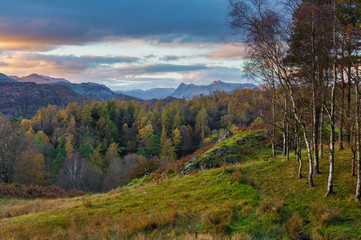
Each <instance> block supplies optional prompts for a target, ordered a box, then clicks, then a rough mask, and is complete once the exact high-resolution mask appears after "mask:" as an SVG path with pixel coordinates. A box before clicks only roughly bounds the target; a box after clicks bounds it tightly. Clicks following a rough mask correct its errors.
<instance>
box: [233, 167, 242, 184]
mask: <svg viewBox="0 0 361 240" xmlns="http://www.w3.org/2000/svg"><path fill="white" fill-rule="evenodd" d="M232 179H233V181H235V182H237V183H242V182H243V181H244V177H243V174H242V169H241V167H238V168H237V169H236V171H234V172H233V173H232Z"/></svg>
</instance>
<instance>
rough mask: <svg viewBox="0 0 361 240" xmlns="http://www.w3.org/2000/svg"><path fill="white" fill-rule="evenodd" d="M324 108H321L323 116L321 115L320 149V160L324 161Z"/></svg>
mask: <svg viewBox="0 0 361 240" xmlns="http://www.w3.org/2000/svg"><path fill="white" fill-rule="evenodd" d="M323 111H324V110H323V107H322V108H321V114H320V135H319V137H320V140H319V141H320V142H319V144H320V148H319V149H318V159H322V158H323V125H324V123H323Z"/></svg>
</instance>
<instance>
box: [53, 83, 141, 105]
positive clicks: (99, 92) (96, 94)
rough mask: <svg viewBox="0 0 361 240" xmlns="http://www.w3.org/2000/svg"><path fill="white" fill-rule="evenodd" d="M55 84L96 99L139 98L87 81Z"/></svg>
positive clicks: (128, 99)
mask: <svg viewBox="0 0 361 240" xmlns="http://www.w3.org/2000/svg"><path fill="white" fill-rule="evenodd" d="M56 84H61V85H64V86H67V87H68V88H70V89H71V90H73V91H74V92H76V93H79V94H81V95H86V96H89V97H91V98H93V99H97V100H111V99H119V100H125V101H131V100H139V99H137V98H135V97H131V96H128V95H125V94H120V93H115V92H113V91H112V90H110V89H109V88H108V87H106V86H104V85H101V84H97V83H91V82H88V83H80V84H77V83H68V82H58V83H56Z"/></svg>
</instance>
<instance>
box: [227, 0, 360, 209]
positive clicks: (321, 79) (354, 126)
mask: <svg viewBox="0 0 361 240" xmlns="http://www.w3.org/2000/svg"><path fill="white" fill-rule="evenodd" d="M230 5H231V11H230V13H229V17H230V20H229V26H230V27H231V28H232V29H233V30H234V31H235V32H237V33H242V34H243V36H245V37H244V41H245V42H247V43H248V46H249V53H250V56H251V57H252V60H250V61H249V62H248V66H247V67H248V69H249V70H250V72H251V73H252V74H254V75H256V76H257V77H258V78H260V79H262V80H263V82H264V83H265V85H266V86H268V89H269V90H270V91H271V92H272V93H273V94H272V109H273V110H272V112H273V114H272V115H273V117H272V118H271V119H269V121H270V122H271V125H273V126H274V130H273V133H275V132H276V130H275V127H276V126H277V124H276V122H277V121H281V122H282V126H280V128H278V130H280V131H281V132H282V135H283V152H284V155H285V156H286V157H287V158H288V156H289V148H290V146H291V145H292V146H293V147H294V148H295V153H296V156H297V159H298V161H299V173H298V176H299V178H301V177H303V176H302V174H301V170H302V167H303V164H302V160H301V152H302V150H303V148H304V149H305V150H306V151H307V159H308V166H307V167H308V186H309V187H310V188H312V187H314V183H313V177H314V176H315V175H317V174H319V159H320V158H323V157H326V156H324V154H323V146H324V144H327V145H328V149H329V155H328V159H329V170H328V172H329V174H328V175H329V177H328V188H327V191H326V193H325V195H326V196H330V195H332V194H333V193H334V191H333V188H334V179H335V178H337V176H335V174H334V173H335V168H336V167H338V166H337V161H335V157H334V156H335V151H336V149H337V148H338V150H343V149H344V148H345V146H348V147H350V148H351V150H352V152H353V158H352V159H350V161H352V169H350V172H351V174H352V175H353V176H357V186H356V189H355V201H357V202H358V201H360V199H361V146H360V127H361V126H360V123H361V122H360V105H361V102H360V96H359V95H360V86H359V84H360V83H359V63H360V57H359V55H360V54H359V52H360V36H361V35H360V34H361V28H360V16H361V15H360V14H361V12H360V11H361V5H360V2H359V1H352V0H332V1H317V0H312V1H298V0H289V1H286V2H285V3H283V4H281V5H282V8H283V9H284V10H283V11H282V10H280V9H275V8H274V7H273V6H272V5H270V4H269V3H267V2H266V1H263V0H252V1H238V0H231V1H230ZM277 116H278V117H280V118H277ZM325 131H327V132H328V133H329V134H328V136H327V138H326V142H325V138H324V134H325ZM274 136H276V134H274ZM301 139H302V140H301ZM301 141H302V143H301Z"/></svg>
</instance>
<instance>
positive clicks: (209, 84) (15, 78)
mask: <svg viewBox="0 0 361 240" xmlns="http://www.w3.org/2000/svg"><path fill="white" fill-rule="evenodd" d="M0 74H4V73H1V72H0ZM4 75H5V76H8V77H10V78H13V79H14V80H16V81H17V78H27V77H30V76H33V75H35V76H37V77H44V78H58V79H64V80H67V81H69V82H70V83H72V84H73V83H75V84H81V83H95V84H101V85H104V86H106V87H108V88H109V89H110V90H112V91H115V92H117V91H119V92H130V91H149V90H153V89H174V90H176V89H177V88H179V87H180V86H181V85H182V84H184V85H186V86H188V85H195V86H211V85H213V84H217V83H226V84H254V85H255V86H259V85H260V84H257V83H256V82H255V81H254V82H251V81H249V82H240V83H239V82H226V81H222V80H219V79H218V80H214V81H212V82H210V83H205V84H194V83H192V82H191V83H184V82H181V83H179V84H178V85H177V86H175V87H165V86H160V87H153V88H147V89H141V88H136V89H130V90H116V89H112V88H111V87H110V86H108V85H106V84H102V83H96V82H89V81H88V82H80V83H76V82H73V81H71V80H69V79H65V78H62V77H54V76H46V75H41V74H38V73H31V74H29V75H26V76H15V75H6V74H4ZM29 82H31V81H29ZM37 84H44V83H37ZM45 84H46V83H45Z"/></svg>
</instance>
